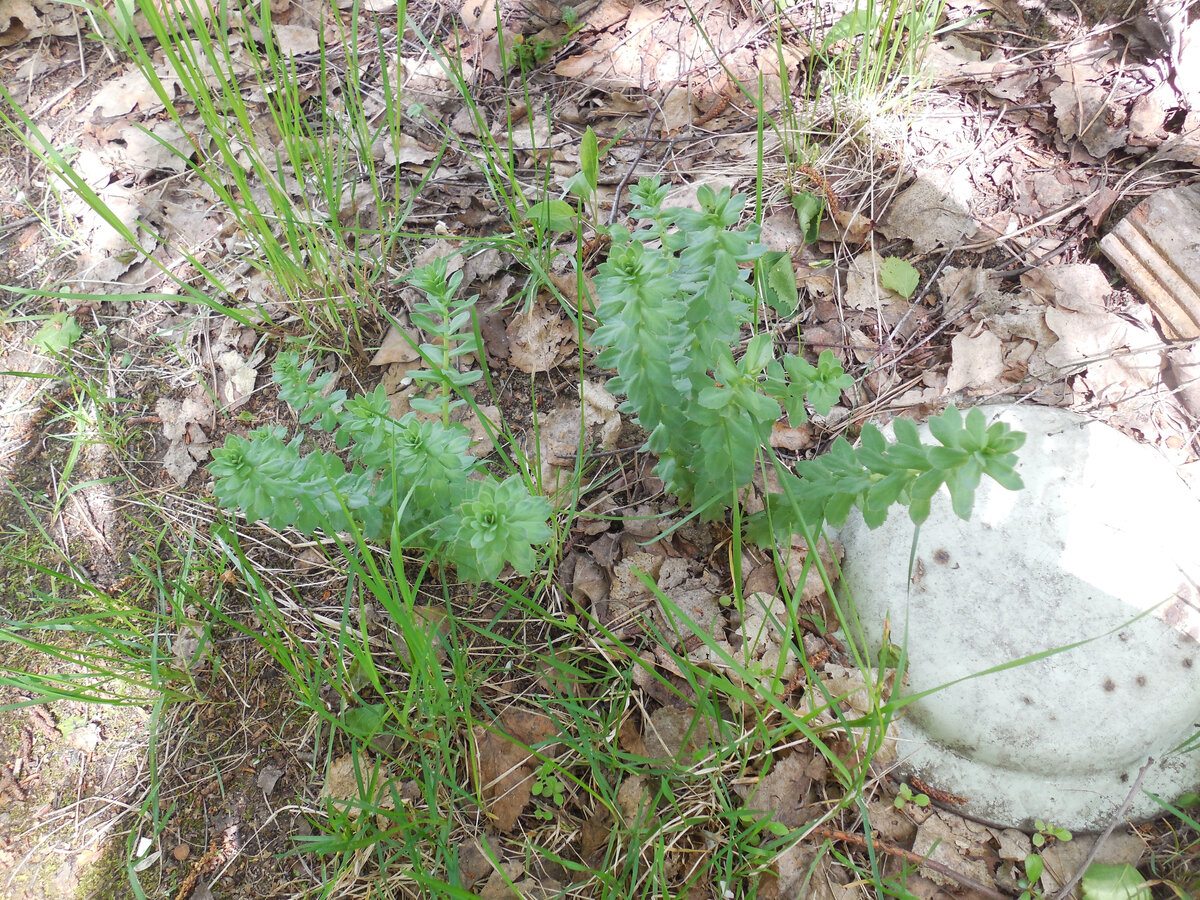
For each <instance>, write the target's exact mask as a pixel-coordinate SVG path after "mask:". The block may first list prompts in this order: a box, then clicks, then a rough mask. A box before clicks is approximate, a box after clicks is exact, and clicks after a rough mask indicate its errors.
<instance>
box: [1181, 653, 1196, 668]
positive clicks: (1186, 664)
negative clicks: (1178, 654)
mask: <svg viewBox="0 0 1200 900" xmlns="http://www.w3.org/2000/svg"><path fill="white" fill-rule="evenodd" d="M1194 665H1195V662H1193V661H1192V658H1191V657H1190V656H1188V657H1186V658H1185V659H1184V660H1183V667H1184V668H1185V669H1190V668H1191V667H1192V666H1194Z"/></svg>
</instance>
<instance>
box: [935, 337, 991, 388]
mask: <svg viewBox="0 0 1200 900" xmlns="http://www.w3.org/2000/svg"><path fill="white" fill-rule="evenodd" d="M950 355H951V361H950V371H949V373H948V374H947V375H946V393H947V394H953V393H956V392H958V391H961V390H965V389H968V388H977V389H984V388H989V387H992V386H993V385H994V384H995V381H996V379H997V378H999V377H1000V375H1001V374H1002V373H1003V372H1004V349H1003V345H1002V344H1001V343H1000V339H999V338H998V337H996V336H995V335H994V334H992V333H991V332H990V331H987V330H984V331H980V332H979V334H977V335H975V336H974V337H971V336H970V335H968V334H967V333H966V332H963V333H961V334H956V335H955V336H954V339H953V340H952V341H951V342H950Z"/></svg>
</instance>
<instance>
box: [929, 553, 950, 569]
mask: <svg viewBox="0 0 1200 900" xmlns="http://www.w3.org/2000/svg"><path fill="white" fill-rule="evenodd" d="M933 561H934V562H935V563H937V564H938V565H939V566H945V565H948V564H949V562H950V553H949V551H947V550H934V551H933Z"/></svg>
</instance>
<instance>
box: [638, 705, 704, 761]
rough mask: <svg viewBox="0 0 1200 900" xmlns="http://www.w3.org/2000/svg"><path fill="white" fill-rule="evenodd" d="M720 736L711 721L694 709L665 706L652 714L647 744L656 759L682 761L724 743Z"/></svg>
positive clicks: (648, 749)
mask: <svg viewBox="0 0 1200 900" xmlns="http://www.w3.org/2000/svg"><path fill="white" fill-rule="evenodd" d="M719 735H720V732H719V731H718V730H717V728H716V726H715V724H714V723H713V722H711V721H710V720H709V719H708V718H706V717H704V716H702V715H700V714H699V713H698V712H697V711H696V710H693V709H675V708H674V707H670V706H663V707H660V708H658V709H656V710H655V711H654V712H653V713H651V714H650V724H649V726H647V728H646V733H645V735H644V736H643V740H644V741H645V743H646V755H647V756H648V757H650V758H652V759H678V758H679V757H680V756H681V755H683V754H684V753H687V754H691V753H695V752H697V751H698V750H701V749H704V748H706V747H708V746H710V745H711V744H712V743H714V742H718V741H721V740H722V738H721V737H720V736H719Z"/></svg>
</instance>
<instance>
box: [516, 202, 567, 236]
mask: <svg viewBox="0 0 1200 900" xmlns="http://www.w3.org/2000/svg"><path fill="white" fill-rule="evenodd" d="M525 217H526V218H527V219H529V221H530V222H537V223H538V224H539V225H541V226H542V228H544V229H545V230H546V231H561V232H570V231H574V230H575V223H574V219H575V210H574V209H572V208H571V204H570V203H568V202H567V201H566V200H543V201H541V202H540V203H535V204H533V206H531V207H529V211H528V212H527V213H526V214H525Z"/></svg>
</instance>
